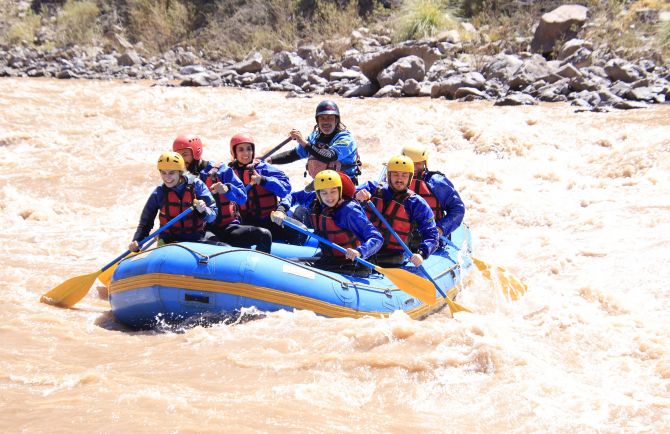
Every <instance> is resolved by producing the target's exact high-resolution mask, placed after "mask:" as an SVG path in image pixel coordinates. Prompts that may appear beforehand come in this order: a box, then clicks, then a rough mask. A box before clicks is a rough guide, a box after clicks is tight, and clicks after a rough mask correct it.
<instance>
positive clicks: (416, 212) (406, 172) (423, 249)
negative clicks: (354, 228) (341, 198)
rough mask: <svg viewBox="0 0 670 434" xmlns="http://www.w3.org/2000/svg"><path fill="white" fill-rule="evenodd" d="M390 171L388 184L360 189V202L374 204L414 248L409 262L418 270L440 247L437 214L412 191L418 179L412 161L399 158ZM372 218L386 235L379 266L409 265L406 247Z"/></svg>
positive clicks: (393, 159) (394, 159)
mask: <svg viewBox="0 0 670 434" xmlns="http://www.w3.org/2000/svg"><path fill="white" fill-rule="evenodd" d="M386 168H387V179H386V182H375V181H368V182H366V183H365V184H363V185H361V186H359V187H358V188H357V190H358V191H357V193H356V199H357V200H358V201H360V202H365V201H368V200H369V201H371V202H372V204H373V205H374V206H375V207H376V208H377V209H378V210H379V211H380V212H381V214H382V215H383V216H384V217H385V218H386V220H387V221H388V222H389V224H390V225H391V227H392V228H393V230H394V231H395V232H396V233H397V234H398V235H399V236H400V238H402V240H403V242H404V243H405V244H407V245H409V246H414V249H413V250H412V251H413V252H414V254H413V255H412V256H411V257H410V258H409V261H410V262H411V263H412V264H414V265H415V266H417V267H418V266H419V265H421V263H422V262H423V260H424V259H426V258H428V256H430V255H431V254H432V253H433V252H434V251H435V250H436V249H437V247H438V232H437V227H436V226H435V219H434V218H433V212H432V211H431V209H430V206H428V204H427V203H426V201H425V200H424V199H423V198H422V197H421V196H419V195H417V194H415V193H414V192H413V191H412V190H410V189H409V188H408V187H409V185H410V183H411V182H412V178H413V176H414V163H413V162H412V159H411V158H409V157H407V156H404V155H395V156H393V157H391V159H389V161H388V163H387V165H386ZM368 217H369V218H370V220H371V221H372V223H373V224H374V225H375V226H376V227H377V228H378V229H379V231H380V232H381V233H382V234H383V235H384V246H383V247H382V249H381V250H380V251H379V253H378V255H377V263H378V264H379V265H381V266H399V265H402V264H403V263H404V261H405V255H404V251H403V248H402V246H401V245H400V244H399V243H398V241H397V240H396V238H395V237H394V236H393V235H392V234H391V231H389V229H388V228H387V227H386V225H385V224H384V223H383V222H382V221H380V219H379V218H377V216H376V215H375V214H374V213H372V212H371V211H368Z"/></svg>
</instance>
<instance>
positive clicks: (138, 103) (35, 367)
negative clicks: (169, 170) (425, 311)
mask: <svg viewBox="0 0 670 434" xmlns="http://www.w3.org/2000/svg"><path fill="white" fill-rule="evenodd" d="M0 89H1V90H2V91H1V92H0V149H2V151H3V152H2V158H1V162H0V169H1V171H2V175H3V176H2V178H0V198H1V200H0V209H1V210H2V218H3V220H4V221H5V223H4V224H3V228H2V229H1V230H0V245H1V247H0V249H1V250H0V259H1V261H2V268H1V271H0V273H1V274H0V294H1V295H2V299H3V300H4V302H3V303H2V309H1V310H0V318H1V319H2V321H0V366H2V369H0V406H1V407H0V408H1V409H2V411H1V412H0V432H2V433H13V432H49V433H61V432H62V433H71V432H86V433H88V432H160V433H165V432H175V433H191V432H193V433H195V432H356V433H358V432H367V433H372V432H375V433H376V432H417V431H423V432H524V433H525V432H542V433H544V432H627V433H628V432H668V431H669V430H670V294H669V291H668V287H667V285H668V284H669V283H670V128H668V127H669V123H670V106H668V105H665V106H654V107H652V108H649V109H645V110H638V111H613V112H609V113H575V108H574V107H570V106H567V105H564V104H559V105H541V106H536V107H493V106H492V104H491V103H488V102H480V103H467V104H461V103H454V102H448V101H442V100H431V99H427V98H423V99H413V98H405V99H364V100H363V99H339V98H336V99H335V100H336V101H337V103H338V104H339V105H340V109H341V111H342V116H343V117H342V120H343V121H344V123H345V124H346V125H347V126H348V127H349V129H350V130H352V131H353V133H354V135H355V136H356V138H357V139H358V143H359V149H360V153H361V156H362V159H363V160H364V163H365V164H364V168H363V169H364V173H363V176H362V179H363V180H367V179H375V178H376V177H377V173H378V171H379V169H380V168H381V163H382V162H383V161H385V160H387V159H388V157H389V156H390V155H392V154H394V153H397V152H398V151H399V150H400V148H401V146H402V145H403V144H406V143H414V142H421V143H426V144H430V145H431V148H432V150H433V153H432V158H431V160H430V164H429V166H430V168H432V169H439V170H441V171H443V172H444V173H446V174H447V175H448V176H449V178H450V179H451V180H452V181H453V182H454V183H455V185H456V187H457V188H458V189H459V191H460V192H461V196H462V197H463V200H464V202H465V204H466V208H467V211H466V222H467V223H468V224H469V225H470V227H471V228H472V232H473V236H474V254H475V256H477V257H478V258H480V259H483V260H484V261H487V262H489V263H492V264H497V265H500V266H503V267H505V268H507V269H508V270H509V271H511V272H512V273H513V274H514V275H516V276H517V277H519V278H521V279H522V280H523V281H524V282H526V283H527V284H528V287H529V292H528V293H527V294H526V295H525V296H524V297H523V298H521V299H520V300H518V301H516V302H512V301H508V300H506V299H505V298H504V297H503V296H502V292H501V290H500V288H499V287H498V286H496V285H492V284H491V283H490V282H489V281H487V280H486V279H485V278H484V277H483V276H482V275H481V274H480V273H479V272H478V271H476V270H471V271H470V272H469V273H468V274H467V276H466V277H465V280H464V283H463V288H462V292H461V295H460V298H459V300H458V301H459V302H460V303H461V304H463V305H466V306H468V307H470V308H471V309H472V310H473V313H465V312H463V313H458V314H456V315H455V317H454V318H451V317H450V315H449V314H448V312H441V313H438V314H435V315H432V316H430V317H428V318H427V319H425V320H423V321H416V320H412V319H409V318H408V317H407V316H406V315H404V314H402V313H396V314H394V315H392V316H391V317H389V318H385V319H374V318H362V319H328V318H321V317H317V316H316V315H314V314H313V313H311V312H307V311H298V312H285V311H282V312H278V313H272V314H269V315H267V316H266V317H265V318H262V319H258V320H253V321H247V322H240V323H235V324H217V325H214V326H212V327H195V328H189V329H185V330H181V331H178V332H169V331H167V332H166V331H161V332H158V331H143V332H137V331H131V330H128V329H126V328H125V327H123V326H122V325H121V324H119V323H117V322H115V320H114V318H113V316H112V314H111V312H110V307H109V304H108V302H107V300H105V299H101V298H100V297H99V296H98V291H96V286H97V284H94V285H93V287H92V289H91V291H90V292H89V294H88V295H87V297H85V298H84V299H83V300H82V301H81V302H80V303H78V304H77V305H76V306H75V308H73V309H61V308H57V307H54V306H50V305H46V304H42V303H40V302H39V298H40V295H41V294H43V293H45V292H47V291H48V290H49V289H51V288H53V287H55V286H56V285H58V284H60V283H61V282H63V281H64V280H66V279H68V278H70V277H74V276H78V275H83V274H88V273H91V272H94V271H96V270H98V269H100V268H101V267H102V266H103V265H105V264H107V263H108V262H109V261H111V260H112V259H114V258H115V257H116V256H118V255H119V254H121V253H122V252H123V251H124V250H126V247H127V245H128V242H129V241H130V238H131V236H132V234H133V233H134V230H135V227H136V225H137V221H138V219H139V215H140V212H141V210H142V206H143V205H144V202H145V200H146V198H147V197H148V195H149V193H150V192H151V190H152V189H153V188H154V186H155V185H157V184H158V183H159V176H158V172H157V170H156V169H155V162H156V160H157V158H158V155H159V154H160V153H161V152H162V151H164V150H166V149H169V148H170V146H171V143H172V140H173V139H174V137H176V135H177V133H179V132H189V131H190V132H195V133H197V134H200V135H201V137H202V138H203V140H204V142H205V145H206V147H205V153H204V157H205V158H208V159H217V160H225V161H227V160H228V158H229V151H228V140H229V139H230V136H231V135H233V134H235V133H236V132H239V131H240V130H242V129H247V130H250V131H252V132H253V133H254V134H255V136H256V142H257V143H258V144H259V147H260V148H261V150H264V149H269V148H270V147H272V146H273V145H275V144H277V143H279V142H280V141H281V140H282V139H284V137H286V135H287V133H288V131H289V130H290V129H291V128H292V127H296V128H300V129H301V130H302V131H303V132H304V133H307V132H308V131H309V130H310V129H311V128H312V126H313V124H314V119H313V113H314V108H315V106H316V104H317V102H318V101H319V100H320V98H319V97H315V98H311V99H290V98H286V97H285V95H284V94H282V93H267V92H255V91H248V90H236V89H209V88H182V87H174V88H169V87H151V86H150V83H144V82H133V83H121V82H96V81H56V80H41V79H40V80H36V79H35V80H33V79H1V80H0ZM303 167H304V166H303V164H302V163H293V164H291V165H288V166H282V168H285V169H286V171H287V173H288V174H289V175H290V176H291V178H292V182H293V185H294V187H296V188H300V187H302V186H303V185H304V183H305V179H304V178H303V176H302V172H303ZM156 227H157V226H156Z"/></svg>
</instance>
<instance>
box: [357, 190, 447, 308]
mask: <svg viewBox="0 0 670 434" xmlns="http://www.w3.org/2000/svg"><path fill="white" fill-rule="evenodd" d="M368 206H369V207H370V209H371V210H372V212H374V213H375V215H376V216H377V218H379V220H381V222H382V223H384V225H385V226H386V228H387V229H388V230H389V232H391V235H393V236H394V237H395V239H396V240H398V244H400V245H401V246H402V249H403V250H404V251H405V255H407V256H408V257H411V256H412V255H413V253H412V251H411V250H410V249H409V247H407V244H405V242H404V241H403V240H402V238H400V235H398V233H397V232H396V231H394V230H393V228H392V227H391V224H390V223H389V222H388V220H386V219H385V218H384V216H383V215H382V213H381V212H379V210H378V209H377V207H376V206H375V205H374V204H373V203H372V202H368ZM419 269H420V270H421V271H422V272H423V274H425V275H426V277H427V278H428V280H430V282H431V283H432V284H433V285H435V288H437V292H439V293H440V295H441V296H442V297H444V298H447V294H445V293H444V291H442V289H441V288H440V286H439V285H438V284H437V282H435V280H433V278H432V277H431V275H430V274H429V273H428V271H426V269H425V268H423V265H419Z"/></svg>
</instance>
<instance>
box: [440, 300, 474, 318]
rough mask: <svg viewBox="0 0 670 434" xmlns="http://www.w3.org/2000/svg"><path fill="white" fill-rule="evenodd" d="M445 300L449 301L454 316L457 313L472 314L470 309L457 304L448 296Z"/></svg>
mask: <svg viewBox="0 0 670 434" xmlns="http://www.w3.org/2000/svg"><path fill="white" fill-rule="evenodd" d="M445 300H447V304H448V305H449V309H451V313H452V314H454V313H456V312H470V313H472V311H471V310H470V309H468V308H467V307H465V306H462V305H460V304H458V303H456V302H455V301H454V300H452V299H450V298H449V297H448V296H447V297H445Z"/></svg>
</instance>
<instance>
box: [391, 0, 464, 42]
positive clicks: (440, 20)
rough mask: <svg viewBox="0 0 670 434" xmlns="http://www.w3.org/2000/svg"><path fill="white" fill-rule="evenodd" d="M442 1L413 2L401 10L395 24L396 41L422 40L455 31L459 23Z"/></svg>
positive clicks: (419, 0)
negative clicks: (449, 30) (445, 31)
mask: <svg viewBox="0 0 670 434" xmlns="http://www.w3.org/2000/svg"><path fill="white" fill-rule="evenodd" d="M447 7H448V2H443V1H440V0H411V1H409V2H407V3H406V4H405V5H404V6H403V7H402V9H401V10H400V14H399V17H398V18H397V20H396V24H395V29H396V33H395V39H396V40H400V41H402V40H408V39H421V38H425V37H430V36H435V35H437V34H438V33H439V32H441V31H443V30H447V29H454V28H456V27H457V24H458V22H457V21H456V19H455V18H453V15H452V13H450V12H449V11H448V9H447Z"/></svg>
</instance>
